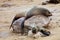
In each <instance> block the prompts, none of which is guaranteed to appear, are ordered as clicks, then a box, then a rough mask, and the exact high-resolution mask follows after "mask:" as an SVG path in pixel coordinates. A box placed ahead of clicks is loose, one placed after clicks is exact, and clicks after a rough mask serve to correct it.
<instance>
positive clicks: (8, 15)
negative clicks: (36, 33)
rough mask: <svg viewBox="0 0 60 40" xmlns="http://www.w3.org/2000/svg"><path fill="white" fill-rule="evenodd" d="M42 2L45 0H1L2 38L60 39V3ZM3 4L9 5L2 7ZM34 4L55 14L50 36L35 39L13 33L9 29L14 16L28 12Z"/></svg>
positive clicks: (0, 32)
mask: <svg viewBox="0 0 60 40" xmlns="http://www.w3.org/2000/svg"><path fill="white" fill-rule="evenodd" d="M44 1H46V0H44ZM41 2H43V0H40V1H39V0H33V1H31V0H28V1H27V0H9V1H8V0H0V40H60V4H47V5H41ZM3 4H8V6H5V7H4V6H3V7H2V5H3ZM9 5H10V6H9ZM12 5H13V6H12ZM33 6H38V7H43V8H47V9H48V10H49V11H50V12H51V13H52V14H53V16H51V18H52V21H51V23H50V26H51V28H50V29H49V30H50V31H51V35H50V36H48V37H39V38H37V39H33V38H30V37H28V36H21V35H20V34H15V33H12V31H11V30H10V29H9V26H10V24H11V22H12V20H13V17H14V16H15V15H16V14H17V13H20V12H27V11H29V10H30V9H31V8H32V7H33Z"/></svg>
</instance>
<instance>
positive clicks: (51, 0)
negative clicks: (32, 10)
mask: <svg viewBox="0 0 60 40" xmlns="http://www.w3.org/2000/svg"><path fill="white" fill-rule="evenodd" d="M48 3H53V4H58V3H60V0H49V1H46V2H42V5H46V4H48Z"/></svg>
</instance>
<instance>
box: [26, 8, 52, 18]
mask: <svg viewBox="0 0 60 40" xmlns="http://www.w3.org/2000/svg"><path fill="white" fill-rule="evenodd" d="M34 15H44V16H46V17H49V16H52V14H51V12H50V11H49V10H48V9H45V8H38V7H33V8H32V9H31V10H29V11H28V12H27V15H26V19H27V18H30V17H32V16H34Z"/></svg>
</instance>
